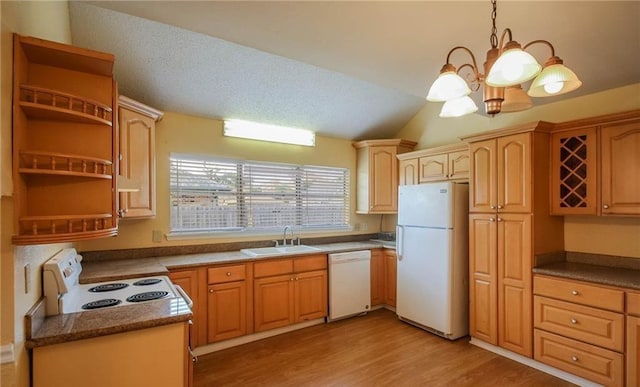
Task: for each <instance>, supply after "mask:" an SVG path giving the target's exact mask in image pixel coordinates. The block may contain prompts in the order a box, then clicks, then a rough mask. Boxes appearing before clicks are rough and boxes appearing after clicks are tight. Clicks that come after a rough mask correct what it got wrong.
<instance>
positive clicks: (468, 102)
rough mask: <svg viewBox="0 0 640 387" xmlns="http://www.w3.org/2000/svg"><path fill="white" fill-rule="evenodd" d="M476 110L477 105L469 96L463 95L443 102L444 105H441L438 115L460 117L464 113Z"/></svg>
mask: <svg viewBox="0 0 640 387" xmlns="http://www.w3.org/2000/svg"><path fill="white" fill-rule="evenodd" d="M477 110H478V106H476V104H475V102H473V100H472V99H471V98H470V97H469V96H467V95H465V96H463V97H460V98H454V99H450V100H448V101H447V102H445V103H444V105H442V110H440V117H442V118H453V117H462V116H464V115H467V114H471V113H474V112H476V111H477Z"/></svg>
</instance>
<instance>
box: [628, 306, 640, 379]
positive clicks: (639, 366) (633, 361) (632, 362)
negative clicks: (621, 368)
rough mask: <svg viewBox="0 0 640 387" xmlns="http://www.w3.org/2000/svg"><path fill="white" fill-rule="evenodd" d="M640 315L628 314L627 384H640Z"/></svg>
mask: <svg viewBox="0 0 640 387" xmlns="http://www.w3.org/2000/svg"><path fill="white" fill-rule="evenodd" d="M639 351H640V317H631V316H627V352H626V357H627V367H626V368H627V386H629V387H631V386H640V356H639V355H638V353H639Z"/></svg>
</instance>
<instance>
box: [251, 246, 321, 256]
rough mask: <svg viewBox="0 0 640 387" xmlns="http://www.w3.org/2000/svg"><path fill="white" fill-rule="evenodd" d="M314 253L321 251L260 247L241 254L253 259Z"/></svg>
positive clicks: (292, 247)
mask: <svg viewBox="0 0 640 387" xmlns="http://www.w3.org/2000/svg"><path fill="white" fill-rule="evenodd" d="M314 251H320V249H318V248H315V247H311V246H305V245H296V246H278V247H258V248H255V249H242V250H240V252H241V253H244V254H247V255H249V256H251V257H269V256H278V255H291V254H300V253H312V252H314Z"/></svg>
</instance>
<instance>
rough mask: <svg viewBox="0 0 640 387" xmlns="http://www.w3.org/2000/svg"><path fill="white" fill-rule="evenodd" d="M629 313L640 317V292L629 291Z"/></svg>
mask: <svg viewBox="0 0 640 387" xmlns="http://www.w3.org/2000/svg"><path fill="white" fill-rule="evenodd" d="M627 313H628V314H630V315H632V316H638V317H640V293H630V292H627Z"/></svg>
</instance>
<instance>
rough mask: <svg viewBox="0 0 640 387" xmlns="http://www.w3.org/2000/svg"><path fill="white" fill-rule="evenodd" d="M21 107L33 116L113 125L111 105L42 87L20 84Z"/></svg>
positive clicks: (28, 114) (29, 115)
mask: <svg viewBox="0 0 640 387" xmlns="http://www.w3.org/2000/svg"><path fill="white" fill-rule="evenodd" d="M20 107H21V108H22V110H23V111H24V112H25V114H26V115H27V116H28V117H31V118H39V119H45V120H54V121H71V122H77V123H85V124H102V125H109V126H112V125H113V124H112V121H111V120H112V114H113V110H112V109H111V108H110V107H109V106H107V105H104V104H101V103H99V102H96V101H93V100H90V99H87V98H82V97H78V96H75V95H72V94H67V93H63V92H60V91H56V90H50V89H45V88H41V87H35V86H29V85H20Z"/></svg>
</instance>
